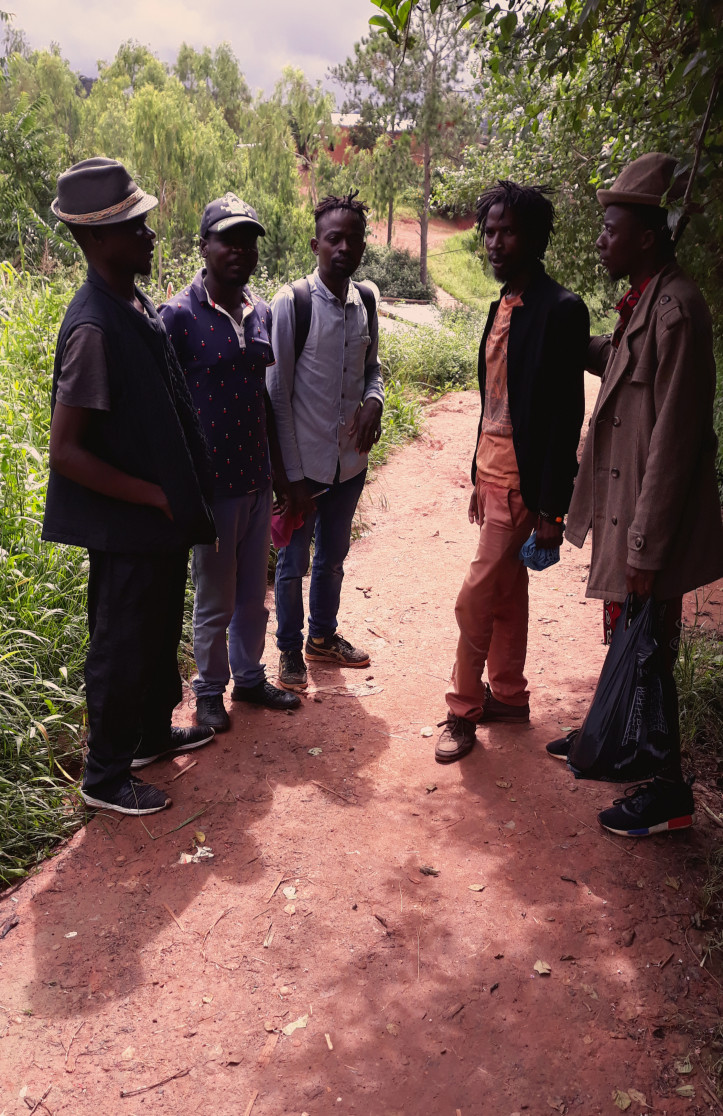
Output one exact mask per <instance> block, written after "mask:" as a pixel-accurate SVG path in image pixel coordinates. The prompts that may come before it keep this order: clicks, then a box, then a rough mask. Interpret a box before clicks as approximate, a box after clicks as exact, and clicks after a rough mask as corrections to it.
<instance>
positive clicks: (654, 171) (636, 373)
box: [548, 152, 723, 837]
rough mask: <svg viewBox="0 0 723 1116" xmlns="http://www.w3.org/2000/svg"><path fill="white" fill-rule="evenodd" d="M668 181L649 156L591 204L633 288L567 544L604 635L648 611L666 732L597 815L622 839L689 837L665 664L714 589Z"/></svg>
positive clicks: (699, 379) (706, 462) (688, 808)
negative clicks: (584, 564) (691, 607)
mask: <svg viewBox="0 0 723 1116" xmlns="http://www.w3.org/2000/svg"><path fill="white" fill-rule="evenodd" d="M675 170H676V160H675V159H674V158H672V157H671V156H669V155H663V154H660V153H658V152H651V153H649V154H647V155H642V156H641V157H640V158H639V159H636V160H635V162H633V163H631V164H630V166H628V167H626V168H625V170H624V171H623V172H622V173H621V174H620V175H619V177H618V178H617V180H616V181H615V183H614V184H613V186H612V188H611V189H609V190H598V194H597V196H598V200H599V201H600V204H601V205H602V206H603V208H604V210H605V214H604V218H603V231H602V232H601V234H600V236H599V238H598V240H597V244H596V246H597V249H598V252H599V253H600V260H601V263H602V264H603V267H605V269H606V270H607V271H608V272H609V274H610V276H611V278H613V279H616V280H617V279H622V278H624V277H627V278H628V281H629V283H630V288H629V290H628V291H627V292H626V294H625V295H623V298H622V299H621V301H620V302H619V303H618V305H617V307H616V309H617V310H618V313H619V315H620V317H619V319H618V322H617V325H616V327H615V330H614V332H613V334H612V336H610V337H597V338H593V340H592V342H591V348H590V353H589V365H588V367H589V368H590V370H591V371H595V372H597V373H598V374H599V375H601V376H602V386H601V388H600V394H599V396H598V399H597V404H596V406H595V410H594V412H593V416H592V419H591V421H590V429H589V432H588V435H587V438H586V441H585V449H584V452H583V457H582V462H581V465H580V471H579V473H578V477H577V480H576V482H575V491H574V494H573V498H572V503H571V505H570V512H569V516H568V521H567V530H566V535H567V538H568V539H569V540H570V542H571V543H573V544H574V545H575V546H582V544H583V542H584V541H585V538H586V536H587V534H588V531H590V530H592V555H591V561H590V573H589V578H588V586H587V595H588V596H589V597H597V598H600V599H602V600H603V601H605V602H606V605H605V612H606V616H607V623H608V625H610V619H611V618H614V617H615V616H616V615H617V614H619V612H620V607H621V605H622V602H623V601H624V600H625V598H626V596H627V595H628V594H634V595H635V596H636V597H637V598H638V599H639V600H640V601H645V600H647V599H648V598H649V597H650V596H651V595H652V596H654V598H655V601H656V612H657V614H658V621H659V629H660V632H661V642H662V644H663V654H664V659H665V664H664V675H663V678H662V680H661V681H662V684H663V695H664V706H665V711H666V720H667V730H666V732H665V733H664V734H662V737H663V740H664V746H661V752H662V755H659V756H658V757H657V759H658V763H659V765H660V766H659V768H658V774H657V775H656V777H655V778H654V779H652V780H651V781H649V782H645V783H641V784H639V785H637V786H634V787H631V788H629V789H628V791H627V793H626V794H625V796H624V797H623V798H621V799H618V800H617V801H616V802H615V804H614V805H613V806H612V807H611V808H610V809H608V810H603V811H602V813H601V814H600V815H599V820H600V823H601V825H603V826H604V827H605V828H606V829H609V830H611V831H612V832H613V833H619V834H622V835H623V836H631V837H639V836H647V835H649V834H652V833H660V832H667V831H668V830H672V829H682V828H685V827H687V826H689V825H691V824H692V821H693V811H694V805H693V795H692V792H691V789H690V786H689V784H688V783H687V782H685V781H684V779H683V775H682V771H681V762H680V734H679V726H678V708H677V694H676V690H675V682H674V680H673V664H674V661H675V657H676V654H677V643H678V637H679V630H680V616H681V604H682V596H683V594H684V593H687V592H689V591H690V590H693V589H697V588H698V586H700V585H705V584H707V583H708V582H711V581H714V580H715V579H716V578H719V577H721V575H723V527H722V526H721V507H720V500H719V498H718V489H717V483H716V473H715V461H716V448H717V441H716V436H715V434H714V431H713V398H714V394H715V382H716V369H715V361H714V359H713V340H712V329H711V318H710V312H709V310H708V307H707V305H706V303H705V301H704V299H703V297H702V295H701V293H700V291H699V290H698V288H697V287H696V286H695V284H694V283H693V282H692V281H691V280H690V279H689V278H688V277H687V276H686V275H685V274H684V273H683V272H682V271H681V269H680V268H679V267H678V264H677V262H676V259H675V252H674V246H673V241H672V239H671V234H670V230H669V227H668V219H667V218H668V212H667V209H666V206H667V205H668V204H669V203H671V202H673V201H674V200H675V199H676V198H680V197H682V195H683V192H684V186H685V183H684V182H683V181H681V179H680V178H676V176H675ZM619 622H620V623H623V622H624V618H621V619H620V621H619ZM658 743H660V738H659V739H658ZM569 746H570V741H569V738H568V740H566V741H554V742H553V743H552V744H550V745H548V752H550V753H551V754H552V755H553V756H560V757H564V755H566V754H567V750H568V748H569Z"/></svg>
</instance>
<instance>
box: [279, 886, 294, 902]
mask: <svg viewBox="0 0 723 1116" xmlns="http://www.w3.org/2000/svg"><path fill="white" fill-rule="evenodd" d="M282 891H283V893H284V895H285V896H286V898H287V899H295V898H296V888H295V887H294V886H293V885H292V886H291V887H284V888H282Z"/></svg>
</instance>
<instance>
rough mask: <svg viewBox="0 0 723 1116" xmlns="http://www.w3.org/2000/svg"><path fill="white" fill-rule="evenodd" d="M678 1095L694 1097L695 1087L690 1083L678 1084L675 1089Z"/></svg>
mask: <svg viewBox="0 0 723 1116" xmlns="http://www.w3.org/2000/svg"><path fill="white" fill-rule="evenodd" d="M675 1091H676V1093H677V1094H678V1096H679V1097H694V1096H695V1089H694V1088H693V1086H692V1085H679V1086H678V1088H677V1089H676V1090H675Z"/></svg>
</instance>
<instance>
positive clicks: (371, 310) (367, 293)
mask: <svg viewBox="0 0 723 1116" xmlns="http://www.w3.org/2000/svg"><path fill="white" fill-rule="evenodd" d="M354 286H355V287H356V289H357V290H358V291H359V295H360V297H361V300H362V302H363V303H364V308H365V310H366V312H367V319H368V321H369V333H370V335H371V331H372V323H373V322H374V321H375V319H376V316H377V300H376V298H375V297H374V291H373V290H372V289H371V287H367V285H366V283H355V284H354Z"/></svg>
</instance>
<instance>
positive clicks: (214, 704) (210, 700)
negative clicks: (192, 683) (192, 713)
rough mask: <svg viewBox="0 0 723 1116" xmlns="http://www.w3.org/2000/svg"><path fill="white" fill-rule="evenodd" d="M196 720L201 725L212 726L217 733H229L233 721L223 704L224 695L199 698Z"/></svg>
mask: <svg viewBox="0 0 723 1116" xmlns="http://www.w3.org/2000/svg"><path fill="white" fill-rule="evenodd" d="M196 720H197V721H198V723H199V725H210V726H211V728H212V729H215V730H216V732H228V730H229V729H230V728H231V721H230V719H229V715H228V713H227V712H226V708H225V706H224V704H223V694H211V695H210V696H208V695H207V696H205V697H197V698H196Z"/></svg>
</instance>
